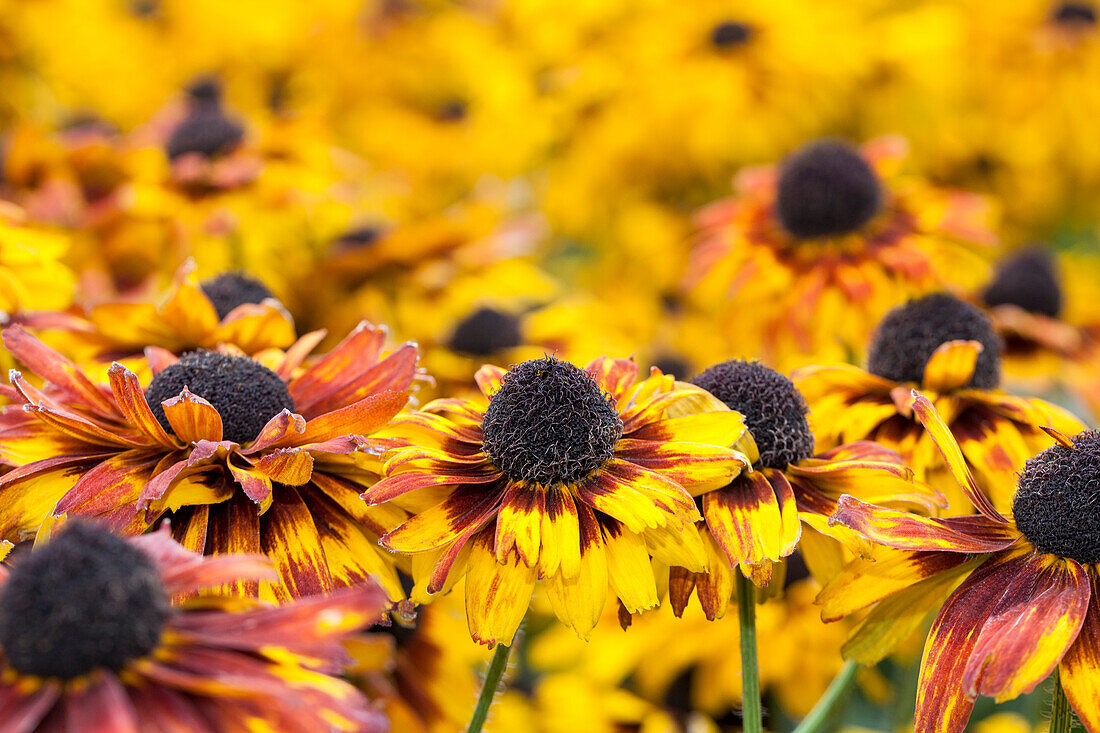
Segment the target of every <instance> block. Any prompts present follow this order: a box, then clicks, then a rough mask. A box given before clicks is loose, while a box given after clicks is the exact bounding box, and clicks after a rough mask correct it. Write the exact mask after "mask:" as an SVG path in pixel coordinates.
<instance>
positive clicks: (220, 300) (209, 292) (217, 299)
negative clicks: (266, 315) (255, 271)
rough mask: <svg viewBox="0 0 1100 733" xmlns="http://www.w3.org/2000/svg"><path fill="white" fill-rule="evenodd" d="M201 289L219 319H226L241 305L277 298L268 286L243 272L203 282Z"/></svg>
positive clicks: (221, 275)
mask: <svg viewBox="0 0 1100 733" xmlns="http://www.w3.org/2000/svg"><path fill="white" fill-rule="evenodd" d="M199 288H201V289H202V292H203V293H205V294H206V297H207V298H209V299H210V302H211V303H212V304H213V306H214V310H215V311H217V313H218V318H219V319H221V318H225V317H226V316H227V315H229V314H230V313H231V312H232V311H233V309H234V308H236V307H237V306H239V305H244V304H245V303H262V302H263V301H265V300H266V299H268V298H274V297H275V296H274V295H273V294H272V292H271V291H270V290H268V289H267V286H266V285H264V284H263V283H262V282H260V281H259V280H257V279H256V278H254V277H250V276H248V275H245V274H244V273H243V272H223V273H222V274H220V275H216V276H214V277H211V278H207V279H206V280H203V281H202V282H201V283H199Z"/></svg>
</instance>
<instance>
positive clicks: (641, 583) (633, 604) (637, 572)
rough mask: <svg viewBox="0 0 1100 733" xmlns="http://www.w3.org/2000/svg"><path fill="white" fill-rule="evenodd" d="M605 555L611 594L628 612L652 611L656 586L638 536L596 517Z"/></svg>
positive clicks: (655, 601) (651, 568)
mask: <svg viewBox="0 0 1100 733" xmlns="http://www.w3.org/2000/svg"><path fill="white" fill-rule="evenodd" d="M599 524H600V528H601V530H602V533H603V541H604V547H605V550H606V553H607V577H608V580H609V581H610V583H611V588H612V590H614V591H615V595H617V596H618V597H619V600H620V601H622V603H623V606H625V607H626V610H627V611H629V612H630V613H640V612H642V611H645V610H647V609H650V608H656V607H657V605H658V604H659V603H660V600H659V599H658V597H657V583H656V580H655V579H654V577H653V566H652V565H651V564H650V560H649V553H648V552H647V551H646V545H645V541H644V540H643V539H642V537H641V536H640V535H638V534H635V533H634V532H631V531H630V530H629V529H627V528H626V527H625V526H624V525H623V524H622V523H620V522H617V521H615V520H614V519H612V518H610V517H600V519H599Z"/></svg>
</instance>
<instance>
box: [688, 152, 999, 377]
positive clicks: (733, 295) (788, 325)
mask: <svg viewBox="0 0 1100 733" xmlns="http://www.w3.org/2000/svg"><path fill="white" fill-rule="evenodd" d="M904 154H905V143H904V142H903V141H902V140H900V139H898V138H881V139H878V140H875V141H873V142H871V143H868V144H867V145H865V146H863V148H861V149H856V148H853V147H850V146H849V145H847V144H846V143H841V142H838V141H833V140H818V141H814V142H811V143H808V144H807V145H805V146H804V147H802V148H800V149H798V150H797V151H795V152H794V153H792V154H791V155H790V156H788V157H787V158H786V159H785V160H784V162H783V164H782V165H781V166H779V167H776V166H769V167H764V168H751V169H746V170H743V171H742V172H741V173H740V174H739V175H738V177H737V180H736V188H737V193H736V195H735V196H734V197H733V198H730V199H726V200H723V201H719V202H716V203H714V204H712V205H711V206H709V207H707V208H706V209H704V210H702V211H701V212H699V215H698V227H699V235H698V237H699V239H698V244H697V245H696V247H695V250H694V252H693V253H692V261H691V263H690V265H689V269H688V272H687V275H686V277H685V280H684V284H685V286H686V287H687V288H688V289H689V291H690V293H691V295H692V297H693V299H694V300H695V302H696V303H697V304H698V305H699V306H700V307H701V308H703V309H704V310H706V311H708V312H714V311H716V310H717V311H720V313H721V315H722V316H723V318H724V321H723V323H725V324H726V331H727V333H728V335H729V337H730V340H731V342H732V343H731V345H735V346H736V347H737V348H738V349H742V350H744V351H745V352H746V353H753V354H759V355H763V356H765V357H766V358H767V360H768V361H769V363H773V364H776V365H778V366H780V367H783V368H789V367H791V366H798V365H801V364H805V363H806V362H807V360H811V359H817V360H821V359H838V358H843V357H845V356H847V354H848V352H849V351H854V352H856V353H859V352H860V351H861V350H862V349H863V347H864V344H865V340H866V338H867V335H868V334H869V333H870V331H871V326H872V325H873V324H874V322H875V321H876V320H877V319H878V318H880V317H881V316H882V314H883V313H885V312H886V310H887V309H888V308H889V307H890V306H892V305H894V304H895V303H896V302H897V299H898V297H899V294H900V295H901V296H903V297H904V296H907V295H908V296H912V295H919V294H923V293H927V292H929V291H932V290H935V289H937V288H942V287H944V286H945V285H947V284H948V283H958V284H960V285H963V286H966V284H967V283H970V284H974V285H976V284H977V281H978V280H979V279H980V278H982V277H983V276H984V273H985V265H984V264H983V261H982V260H981V258H980V257H979V256H978V254H977V252H976V251H975V250H977V249H980V248H982V247H986V246H989V245H991V244H993V243H994V241H995V240H994V237H993V234H992V233H991V232H990V230H989V229H988V228H987V222H986V219H987V218H988V213H989V212H988V208H989V207H988V203H987V202H986V201H985V200H984V199H982V198H979V197H977V196H974V195H970V194H966V193H962V192H958V191H951V192H944V191H938V190H935V189H933V188H931V187H929V186H928V185H927V184H925V183H923V182H922V181H920V180H917V179H913V178H911V177H906V176H905V175H904V174H902V173H901V172H900V171H899V169H900V166H901V161H902V158H903V157H904ZM746 308H751V309H753V312H754V313H755V314H756V315H755V317H754V318H753V319H752V320H751V321H748V322H746V320H745V319H741V318H736V314H738V313H741V312H743V311H744V309H746ZM822 323H833V324H837V328H836V329H822V328H821V327H820V326H821V324H822ZM734 338H735V339H736V341H734Z"/></svg>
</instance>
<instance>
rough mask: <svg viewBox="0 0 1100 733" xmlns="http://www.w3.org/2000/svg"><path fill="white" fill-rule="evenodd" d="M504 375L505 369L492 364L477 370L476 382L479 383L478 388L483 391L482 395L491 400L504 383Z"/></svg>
mask: <svg viewBox="0 0 1100 733" xmlns="http://www.w3.org/2000/svg"><path fill="white" fill-rule="evenodd" d="M504 374H505V370H504V369H501V368H500V367H498V366H493V365H491V364H485V365H484V366H482V367H481V368H480V369H478V370H477V373H476V374H474V381H475V382H477V386H478V388H479V389H480V390H481V393H482V394H483V395H485V396H486V397H490V398H491V397H492V396H493V395H495V394H496V393H497V392H498V391H499V390H500V385H501V383H502V382H503V381H504Z"/></svg>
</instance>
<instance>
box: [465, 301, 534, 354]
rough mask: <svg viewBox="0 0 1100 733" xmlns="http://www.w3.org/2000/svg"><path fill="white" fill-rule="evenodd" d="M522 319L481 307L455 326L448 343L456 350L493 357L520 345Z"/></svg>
mask: <svg viewBox="0 0 1100 733" xmlns="http://www.w3.org/2000/svg"><path fill="white" fill-rule="evenodd" d="M520 340H521V337H520V331H519V319H518V318H516V317H515V316H514V315H512V314H511V313H504V312H501V311H498V310H495V309H493V308H478V309H477V310H476V311H474V312H473V313H471V314H470V315H468V316H466V318H464V319H463V320H462V321H460V322H459V324H458V325H457V326H455V330H454V333H453V334H451V338H450V340H449V342H448V346H450V348H451V350H452V351H457V352H459V353H461V354H470V355H472V356H492V355H493V354H499V353H500V352H501V351H504V350H506V349H511V348H515V347H516V346H519V344H520Z"/></svg>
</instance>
